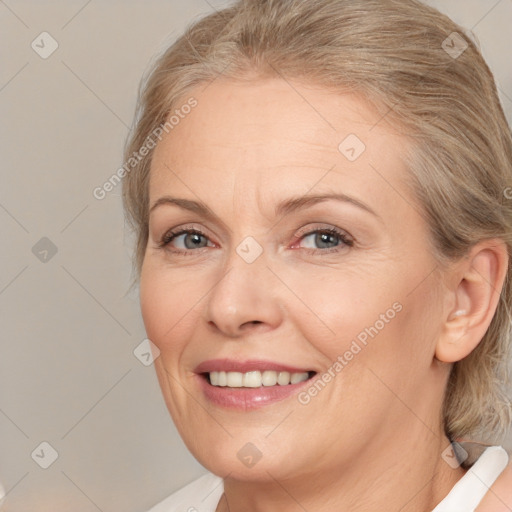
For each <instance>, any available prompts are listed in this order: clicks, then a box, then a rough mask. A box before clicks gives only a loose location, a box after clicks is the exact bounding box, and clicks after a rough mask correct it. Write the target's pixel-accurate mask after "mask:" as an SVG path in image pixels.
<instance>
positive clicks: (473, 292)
mask: <svg viewBox="0 0 512 512" xmlns="http://www.w3.org/2000/svg"><path fill="white" fill-rule="evenodd" d="M508 259H509V257H508V250H507V245H506V244H505V242H504V241H503V240H501V239H490V240H484V241H482V242H479V243H478V244H476V245H475V246H474V247H473V248H472V249H471V251H470V252H469V254H468V255H467V256H465V257H464V258H462V259H461V260H459V261H458V262H457V263H456V264H455V265H454V267H453V268H452V269H450V271H449V273H450V275H449V276H448V280H447V282H449V283H450V285H449V286H448V291H447V293H448V297H446V299H447V301H446V304H447V307H446V310H445V312H444V314H445V319H444V323H443V325H442V329H441V334H440V336H439V339H438V341H437V343H436V351H435V356H436V358H437V359H438V360H439V361H443V362H446V363H454V362H456V361H460V360H461V359H463V358H464V357H466V356H467V355H468V354H469V353H470V352H471V351H472V350H473V349H474V348H475V347H476V346H477V345H478V344H479V343H480V341H481V340H482V338H483V336H484V334H485V333H486V331H487V329H488V328H489V325H490V323H491V320H492V318H493V316H494V313H495V312H496V308H497V306H498V301H499V298H500V294H501V289H502V287H503V283H504V281H505V277H506V275H507V270H508Z"/></svg>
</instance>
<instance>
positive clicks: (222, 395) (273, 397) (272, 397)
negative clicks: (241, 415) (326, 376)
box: [194, 359, 316, 411]
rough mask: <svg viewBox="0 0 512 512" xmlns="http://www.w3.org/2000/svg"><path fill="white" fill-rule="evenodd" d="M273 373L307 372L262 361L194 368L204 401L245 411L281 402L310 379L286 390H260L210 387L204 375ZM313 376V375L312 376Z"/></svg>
mask: <svg viewBox="0 0 512 512" xmlns="http://www.w3.org/2000/svg"><path fill="white" fill-rule="evenodd" d="M263 370H273V371H282V372H290V373H302V372H308V371H311V370H307V369H304V368H297V367H294V366H290V365H286V364H281V363H276V362H271V361H262V360H250V361H234V360H231V359H212V360H210V361H204V362H202V363H201V364H199V365H198V366H197V367H196V368H195V370H194V371H195V373H196V379H197V381H198V384H199V387H200V388H201V391H202V393H203V395H204V396H205V397H206V399H207V400H208V401H209V402H210V403H212V404H213V405H216V406H220V407H224V408H228V409H235V410H240V411H247V410H251V409H259V408H261V407H264V406H267V405H271V404H274V403H276V402H280V401H282V400H285V399H287V398H290V397H291V396H294V395H295V394H297V392H298V391H299V390H300V389H301V388H303V387H305V386H308V385H310V384H311V382H310V381H311V378H310V379H308V380H305V381H303V382H299V383H297V384H288V385H286V386H279V385H276V386H261V387H259V388H229V387H227V386H225V387H224V386H212V385H211V384H210V383H209V381H208V379H207V378H206V377H205V375H204V374H205V373H209V372H215V371H225V372H241V373H246V372H251V371H263ZM315 373H316V372H315Z"/></svg>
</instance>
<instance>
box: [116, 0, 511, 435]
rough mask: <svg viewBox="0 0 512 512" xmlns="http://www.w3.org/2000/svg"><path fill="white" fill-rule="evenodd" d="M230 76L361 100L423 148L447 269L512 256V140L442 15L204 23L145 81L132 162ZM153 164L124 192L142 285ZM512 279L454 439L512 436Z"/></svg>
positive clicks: (327, 8) (320, 15)
mask: <svg viewBox="0 0 512 512" xmlns="http://www.w3.org/2000/svg"><path fill="white" fill-rule="evenodd" d="M221 76H222V77H223V78H228V79H233V80H238V79H244V80H257V79H258V78H259V77H282V78H284V79H293V80H301V81H304V82H305V83H310V84H315V85H319V86H322V87H325V88H328V89H329V90H334V91H339V92H340V93H341V92H355V93H357V94H359V95H360V96H361V97H363V98H364V99H365V101H366V102H367V103H368V104H369V105H371V106H372V107H374V108H375V109H377V111H378V112H379V113H380V114H381V116H382V120H384V119H385V122H386V123H391V124H392V125H394V126H396V128H397V129H398V130H399V131H401V132H402V133H404V134H406V135H407V137H408V138H409V139H410V140H411V141H412V144H411V145H410V147H411V149H410V150H409V151H408V152H407V153H406V154H405V155H404V159H405V161H406V163H407V165H408V173H409V174H408V181H409V183H410V187H411V191H412V192H413V193H414V194H415V197H416V198H417V203H418V209H419V210H421V213H422V215H424V217H425V219H426V220H427V222H428V224H429V226H430V231H431V240H430V243H431V246H432V250H433V252H434V254H435V256H436V258H437V260H438V261H439V265H440V266H441V267H442V266H443V265H445V264H447V263H449V262H451V261H454V260H457V259H459V258H461V257H463V256H464V255H466V254H467V253H468V251H469V250H470V249H471V248H472V247H473V246H474V245H475V244H476V243H478V242H479V241H481V240H484V239H489V238H495V237H498V238H500V239H503V240H504V241H505V243H506V244H507V247H508V252H509V255H510V254H511V248H512V235H511V229H512V194H507V191H509V192H512V189H510V188H509V187H510V186H512V137H511V132H510V128H509V126H508V124H507V121H506V119H505V116H504V113H503V110H502V107H501V105H500V101H499V98H498V94H497V90H496V85H495V82H494V79H493V76H492V74H491V72H490V70H489V68H488V66H487V64H486V63H485V61H484V59H483V57H482V56H481V54H480V52H479V50H478V48H477V46H476V44H475V43H474V41H473V40H472V38H471V37H469V35H468V34H466V33H465V31H464V29H462V28H461V27H459V26H458V25H456V24H455V23H453V22H452V21H451V20H450V19H449V18H447V17H446V16H444V15H442V14H441V13H439V12H438V11H437V10H435V9H433V8H430V7H427V6H425V5H423V4H422V3H420V2H418V1H416V0H314V1H313V0H241V1H238V2H236V3H235V4H234V5H233V6H231V7H228V8H226V9H223V10H221V11H218V12H215V13H213V14H211V15H209V16H207V17H205V18H203V19H200V20H199V21H198V22H196V23H194V24H193V25H192V26H190V27H189V28H188V29H187V30H186V32H185V33H184V35H182V36H181V37H180V38H179V39H177V41H175V42H174V44H172V46H171V47H170V48H168V49H167V50H166V51H165V52H164V53H163V54H162V55H161V56H160V57H159V58H158V60H157V61H156V62H155V63H154V65H153V66H152V69H151V70H150V72H149V73H148V74H147V75H146V77H145V79H144V80H143V82H142V84H141V89H140V95H139V102H138V108H137V113H136V120H135V126H134V128H133V130H132V132H131V134H130V136H129V139H128V140H127V144H126V148H125V160H128V159H129V158H130V157H131V156H132V155H133V153H134V152H135V153H138V152H139V150H140V148H142V147H144V146H146V148H148V147H151V145H150V144H149V141H150V140H153V139H154V135H155V133H159V132H158V129H159V127H162V126H164V125H165V123H166V122H167V123H168V119H169V116H170V115H171V114H172V113H173V109H176V108H177V107H179V106H180V103H179V102H185V101H186V99H187V97H189V96H190V95H191V91H192V90H193V89H194V87H196V86H198V85H199V84H204V85H206V84H207V83H208V82H210V81H212V80H215V79H216V78H217V77H221ZM187 95H188V96H187ZM155 130H156V132H155ZM160 131H161V128H160ZM152 145H153V146H154V144H152ZM398 151H403V150H402V148H400V149H398ZM145 153H147V154H146V155H145V156H144V157H143V158H140V160H139V161H137V162H136V163H135V164H134V165H133V168H132V169H131V170H130V171H129V172H127V173H126V176H125V177H124V180H123V200H124V206H125V210H126V213H127V216H128V218H129V219H130V220H131V222H132V226H133V227H134V230H135V233H136V237H137V242H136V243H137V247H136V254H135V259H134V263H135V269H136V272H137V274H139V273H140V269H141V266H142V262H143V259H144V252H145V248H146V244H147V241H148V199H149V198H148V184H149V171H150V165H151V157H152V153H153V149H152V147H151V149H149V150H147V151H146V152H145ZM506 196H508V197H506ZM511 268H512V264H509V268H508V272H507V276H506V279H505V283H504V286H503V289H502V291H501V297H500V301H499V304H498V306H497V311H496V313H495V315H494V317H493V319H492V321H491V324H490V327H489V329H488V331H487V332H486V334H485V335H484V337H483V339H482V340H481V342H480V344H479V345H478V347H477V348H476V349H475V350H473V352H472V353H471V354H469V355H468V356H467V357H466V358H464V359H463V360H461V361H459V362H457V363H455V364H454V365H453V369H452V372H451V375H450V378H449V381H448V386H447V389H446V395H445V399H444V411H443V415H444V426H445V431H446V433H447V435H448V437H449V438H450V439H458V438H461V437H468V436H472V437H473V438H475V437H477V438H480V439H481V440H495V439H497V438H498V437H499V436H500V435H501V434H502V433H503V432H504V430H505V429H506V428H507V427H508V426H509V424H510V419H511V407H510V401H509V398H508V396H507V387H506V386H507V385H508V364H509V355H510V354H509V347H510V340H511V319H510V314H509V308H510V305H511V301H512V279H511Z"/></svg>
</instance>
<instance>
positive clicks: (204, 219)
mask: <svg viewBox="0 0 512 512" xmlns="http://www.w3.org/2000/svg"><path fill="white" fill-rule="evenodd" d="M126 158H127V161H128V162H129V163H130V159H132V163H130V166H132V167H131V168H130V169H129V171H128V172H127V173H126V176H125V178H124V180H125V181H124V200H125V207H126V210H127V213H128V215H129V218H130V219H131V220H132V221H133V225H134V227H135V230H136V233H137V237H138V239H137V254H136V264H137V271H138V273H139V275H140V298H141V308H142V314H143V318H144V323H145V326H146V330H147V333H148V337H149V338H150V339H151V340H152V342H153V343H154V345H155V347H156V348H155V351H156V349H158V351H157V352H158V354H159V357H157V358H156V361H155V366H156V371H157V374H158V378H159V382H160V386H161V388H162V392H163V395H164V398H165V401H166V404H167V406H168V409H169V411H170V413H171V415H172V417H173V420H174V422H175V424H176V426H177V428H178V430H179V432H180V434H181V436H182V438H183V440H184V442H185V443H186V445H187V446H188V448H189V449H190V451H191V453H192V454H193V455H194V456H195V457H196V458H197V460H198V461H199V462H200V463H201V464H202V465H204V467H205V468H207V469H208V470H209V473H208V474H207V475H205V476H204V477H202V478H201V479H199V480H198V481H196V482H194V483H192V484H190V485H189V486H187V487H186V488H184V489H183V490H181V491H179V492H178V493H176V494H175V495H173V496H171V497H170V498H168V499H167V500H165V501H164V502H163V503H161V504H160V505H158V506H156V507H155V508H154V509H153V510H154V512H164V511H174V510H176V511H187V510H188V511H194V510H200V511H217V512H224V511H228V510H231V511H235V510H236V511H240V510H244V511H272V510H277V509H279V510H280V511H292V510H308V511H315V512H317V511H324V510H329V511H331V510H347V511H348V510H350V511H352V512H353V511H359V510H364V511H365V512H368V511H377V510H379V511H382V510H386V511H388V510H397V511H398V510H400V511H403V512H405V511H420V510H421V511H430V510H435V511H436V512H441V511H450V512H454V511H456V510H457V511H459V510H464V511H466V510H467V511H469V510H478V511H493V512H497V511H502V510H512V493H511V489H512V476H511V475H512V470H511V469H510V468H508V467H506V466H507V462H508V456H507V453H506V452H505V451H504V450H503V449H502V448H501V447H499V446H491V447H487V448H486V447H485V443H487V444H492V443H493V442H499V439H500V435H501V434H502V432H503V431H504V430H505V429H506V428H507V427H508V426H509V424H510V412H511V409H510V401H509V398H508V397H507V395H506V392H505V387H504V386H505V381H506V378H507V362H508V348H509V345H510V337H509V334H510V318H509V315H508V308H509V307H510V304H511V300H512V295H511V291H512V289H511V286H512V281H511V279H510V272H511V270H510V268H511V266H510V263H509V253H510V248H511V244H512V237H511V227H512V208H511V206H512V205H511V202H510V201H509V200H507V199H506V197H505V196H504V191H505V190H506V189H507V187H508V186H510V184H511V183H512V138H511V133H510V129H509V127H508V126H507V123H506V120H505V118H504V115H503V111H502V109H501V106H500V104H499V100H498V97H497V94H496V88H495V85H494V81H493V78H492V75H491V73H490V71H489V69H488V68H487V66H486V64H485V62H484V61H483V59H482V57H481V55H480V53H479V52H478V50H477V49H476V47H475V45H474V43H473V42H472V41H471V40H470V39H469V38H468V37H466V36H465V35H464V34H463V31H462V29H461V28H460V27H458V26H456V25H455V24H454V23H453V22H451V21H450V20H449V19H447V18H446V17H445V16H443V15H441V14H440V13H439V12H437V11H436V10H434V9H431V8H428V7H426V6H424V5H422V4H420V3H419V2H417V1H414V0H408V1H400V2H399V1H396V0H365V1H363V0H351V1H348V0H347V1H344V0H319V1H315V2H313V1H309V0H306V1H304V0H287V1H284V0H267V1H263V0H262V1H249V0H246V1H240V2H238V3H236V4H235V5H234V6H233V7H230V8H227V9H224V10H222V11H219V12H217V13H215V14H212V15H210V16H208V17H206V18H204V19H202V20H200V21H198V22H197V23H196V24H194V25H193V26H192V27H190V28H189V29H188V30H187V32H186V33H185V35H184V36H182V37H181V38H180V39H178V41H177V42H176V43H174V44H173V45H172V47H171V48H169V49H168V50H167V51H166V52H165V54H164V55H163V56H162V57H161V58H160V59H159V60H158V62H157V63H156V64H155V66H154V68H153V70H152V72H151V73H150V75H149V77H148V78H147V80H146V81H145V83H144V85H143V87H142V93H141V98H140V102H139V111H138V114H137V122H136V125H135V128H134V130H133V133H132V135H131V138H130V140H129V141H128V144H127V149H126ZM132 164H133V165H132ZM468 441H472V442H473V443H470V442H468ZM475 442H476V443H475ZM478 443H484V444H480V445H479V444H478ZM478 446H481V447H482V446H483V447H484V448H486V449H485V450H482V449H480V450H478V449H477V448H478ZM489 488H490V490H489Z"/></svg>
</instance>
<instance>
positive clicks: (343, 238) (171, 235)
mask: <svg viewBox="0 0 512 512" xmlns="http://www.w3.org/2000/svg"><path fill="white" fill-rule="evenodd" d="M315 233H322V234H329V235H333V236H335V237H337V238H338V239H339V240H340V242H341V244H340V245H337V246H335V247H330V248H327V249H306V250H307V251H308V252H309V253H310V254H322V255H325V254H332V253H336V252H340V251H341V250H343V249H344V248H345V247H353V245H354V240H353V239H352V238H351V237H350V236H349V235H348V234H347V233H346V232H344V231H341V230H339V229H337V228H333V227H331V228H318V229H312V230H309V231H305V232H302V233H300V234H299V235H298V236H297V239H298V240H297V241H298V242H300V241H302V240H303V239H304V238H305V237H307V236H310V235H313V234H315ZM184 234H195V235H200V236H203V237H205V238H208V237H207V235H206V234H205V233H203V232H202V231H200V230H198V229H192V228H190V229H186V228H183V229H180V230H178V231H167V232H166V233H165V234H164V235H163V236H162V238H161V240H160V241H159V242H158V247H159V248H160V249H163V248H166V247H167V246H168V245H169V244H170V243H171V242H172V241H173V240H175V239H176V238H178V237H179V236H180V235H184ZM295 243H297V242H294V245H295ZM200 249H206V247H200ZM169 250H170V251H171V252H173V253H175V254H178V255H183V256H192V255H193V253H194V252H197V249H187V250H183V249H169Z"/></svg>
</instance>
